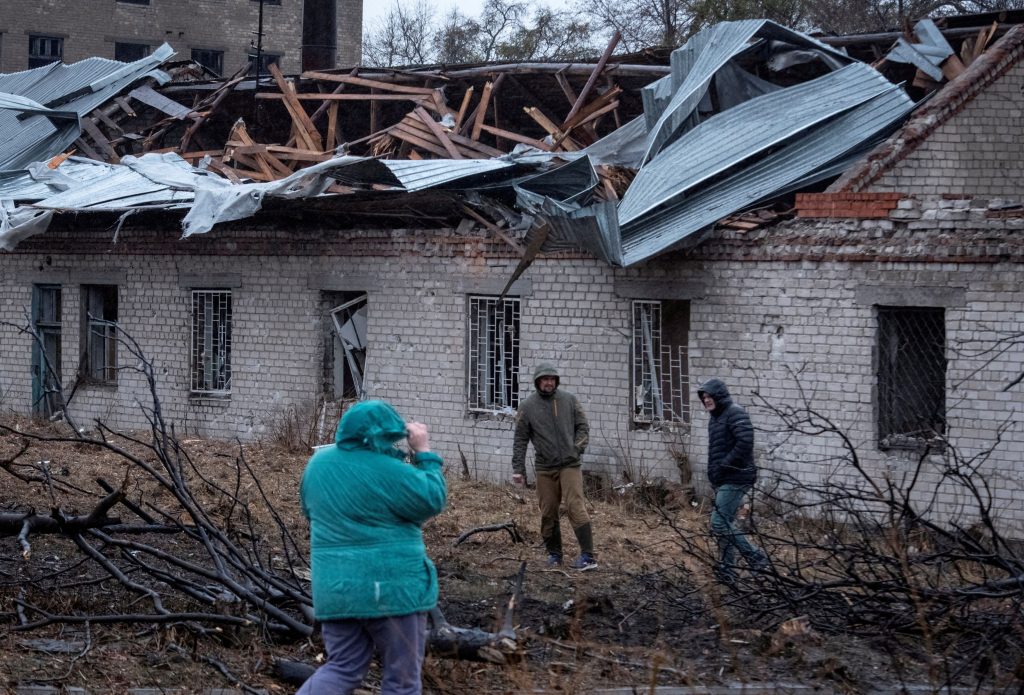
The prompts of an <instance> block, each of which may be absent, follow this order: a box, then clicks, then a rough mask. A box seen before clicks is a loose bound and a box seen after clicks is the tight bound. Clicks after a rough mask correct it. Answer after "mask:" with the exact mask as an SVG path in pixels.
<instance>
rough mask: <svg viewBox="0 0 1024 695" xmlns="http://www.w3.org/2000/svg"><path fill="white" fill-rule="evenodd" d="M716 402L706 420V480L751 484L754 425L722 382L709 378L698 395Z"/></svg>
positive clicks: (755, 472) (724, 483)
mask: <svg viewBox="0 0 1024 695" xmlns="http://www.w3.org/2000/svg"><path fill="white" fill-rule="evenodd" d="M705 393H706V394H708V395H709V396H711V397H712V398H714V399H715V409H714V410H713V411H711V419H710V420H709V421H708V481H709V482H710V483H711V484H712V485H714V486H715V487H718V486H720V485H729V484H732V485H753V483H754V481H755V480H757V466H755V465H754V426H753V425H752V424H751V423H750V416H749V415H747V411H746V410H744V409H743V408H741V407H740V406H738V405H736V404H735V403H733V402H732V396H730V395H729V389H727V388H726V387H725V382H723V381H722V380H721V379H708V380H707V381H706V382H704V383H703V384H701V385H700V387H699V388H698V389H697V395H698V396H700V397H703V396H704V394H705Z"/></svg>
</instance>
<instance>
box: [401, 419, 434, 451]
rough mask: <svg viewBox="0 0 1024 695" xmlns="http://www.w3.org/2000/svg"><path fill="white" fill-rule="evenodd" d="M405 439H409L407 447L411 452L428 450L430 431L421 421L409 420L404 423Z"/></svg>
mask: <svg viewBox="0 0 1024 695" xmlns="http://www.w3.org/2000/svg"><path fill="white" fill-rule="evenodd" d="M406 431H407V434H406V439H407V440H408V441H409V448H410V449H412V451H413V453H415V454H419V453H421V452H424V451H430V433H429V432H427V426H426V425H424V424H423V423H422V422H410V423H409V424H408V425H406Z"/></svg>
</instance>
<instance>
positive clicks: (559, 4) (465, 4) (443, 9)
mask: <svg viewBox="0 0 1024 695" xmlns="http://www.w3.org/2000/svg"><path fill="white" fill-rule="evenodd" d="M405 1H406V2H409V0H405ZM569 1H570V0H546V1H545V2H542V3H540V4H544V5H547V6H548V7H552V8H555V9H564V8H565V7H567V6H568V5H569ZM427 2H428V3H429V4H431V5H433V6H434V7H436V8H437V12H436V13H435V16H436V17H438V18H441V17H443V16H444V15H446V14H448V11H449V10H450V9H451V8H453V7H458V8H459V11H460V12H462V14H464V15H467V16H469V17H479V16H480V13H481V11H483V9H484V0H427ZM394 3H395V0H363V29H364V30H365V29H369V28H372V27H373V26H374V25H375V24H376V23H377V19H378V18H380V17H383V16H384V15H386V14H387V13H388V10H389V9H391V6H392V5H394Z"/></svg>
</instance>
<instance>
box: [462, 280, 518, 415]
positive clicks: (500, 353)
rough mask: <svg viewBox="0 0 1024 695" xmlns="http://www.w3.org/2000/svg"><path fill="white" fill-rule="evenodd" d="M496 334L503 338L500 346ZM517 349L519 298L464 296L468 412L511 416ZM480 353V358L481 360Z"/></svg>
mask: <svg viewBox="0 0 1024 695" xmlns="http://www.w3.org/2000/svg"><path fill="white" fill-rule="evenodd" d="M499 300H500V302H501V304H500V305H499V304H498V302H499ZM499 332H500V333H501V334H502V335H503V337H504V338H505V339H503V340H501V341H500V343H499V341H498V339H497V336H498V334H499ZM507 333H511V335H506V334H507ZM521 346H522V299H521V298H520V297H518V296H505V297H499V296H498V295H485V294H472V295H467V297H466V407H467V409H468V410H469V412H471V413H476V414H492V415H494V414H506V415H512V414H514V413H515V410H516V409H517V408H518V407H519V403H520V401H521V398H520V393H519V383H520V375H521V373H522V347H521ZM481 352H482V353H483V354H484V357H483V359H482V358H481ZM499 382H500V383H499Z"/></svg>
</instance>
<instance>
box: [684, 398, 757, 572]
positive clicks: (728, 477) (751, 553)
mask: <svg viewBox="0 0 1024 695" xmlns="http://www.w3.org/2000/svg"><path fill="white" fill-rule="evenodd" d="M697 395H698V396H699V397H700V400H701V403H702V404H703V405H704V409H705V410H707V411H708V413H709V414H710V415H711V418H710V419H709V420H708V482H710V483H711V485H712V486H713V487H714V489H715V502H714V506H713V507H712V510H711V533H712V534H713V535H714V536H715V539H716V541H717V542H718V550H719V557H718V565H717V566H716V567H715V574H716V576H717V577H718V578H719V579H721V580H723V581H732V580H734V579H735V578H736V565H735V560H736V551H737V550H738V551H739V552H740V555H742V556H743V558H744V559H745V560H746V561H747V564H748V565H750V567H752V568H755V569H762V568H763V567H764V566H765V564H766V562H767V560H766V558H765V556H764V553H762V552H761V551H760V550H758V549H757V548H755V547H754V546H752V545H751V544H750V541H748V540H747V537H746V536H745V535H744V534H743V532H742V531H740V530H739V528H737V526H736V512H737V511H739V508H740V506H741V505H742V504H743V500H744V498H745V497H746V495H747V493H748V492H749V491H750V488H751V487H753V485H754V482H755V481H756V480H757V466H756V465H755V464H754V426H753V425H752V424H751V422H750V416H749V415H747V411H746V410H744V409H743V408H742V407H740V406H739V405H738V404H736V403H734V402H733V400H732V396H731V395H730V394H729V389H728V388H726V386H725V382H723V381H722V380H721V379H708V380H707V381H706V382H704V383H703V384H701V385H700V387H699V388H698V389H697Z"/></svg>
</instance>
